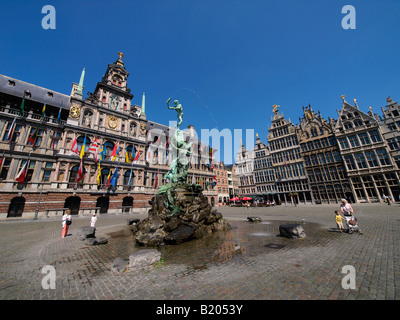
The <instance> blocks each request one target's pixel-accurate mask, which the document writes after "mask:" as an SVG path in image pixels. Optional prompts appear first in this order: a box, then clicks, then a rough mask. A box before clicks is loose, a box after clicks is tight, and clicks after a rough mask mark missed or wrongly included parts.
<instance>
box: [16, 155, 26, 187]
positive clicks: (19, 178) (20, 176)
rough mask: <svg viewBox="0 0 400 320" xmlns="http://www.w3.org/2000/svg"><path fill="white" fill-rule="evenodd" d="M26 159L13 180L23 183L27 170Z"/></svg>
mask: <svg viewBox="0 0 400 320" xmlns="http://www.w3.org/2000/svg"><path fill="white" fill-rule="evenodd" d="M28 162H29V161H28V160H27V161H26V162H25V164H24V165H23V166H22V168H21V170H20V171H19V172H18V174H17V176H16V177H15V180H16V181H18V182H19V183H24V182H25V179H26V173H27V172H28Z"/></svg>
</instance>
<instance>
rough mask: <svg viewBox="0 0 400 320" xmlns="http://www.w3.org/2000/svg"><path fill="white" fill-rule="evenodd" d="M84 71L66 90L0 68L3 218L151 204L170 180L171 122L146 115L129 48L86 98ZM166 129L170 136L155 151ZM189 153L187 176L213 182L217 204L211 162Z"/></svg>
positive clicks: (0, 195) (209, 190)
mask: <svg viewBox="0 0 400 320" xmlns="http://www.w3.org/2000/svg"><path fill="white" fill-rule="evenodd" d="M84 76H85V70H83V72H82V74H81V77H80V81H79V83H78V84H76V83H73V84H72V90H71V93H70V95H66V94H62V93H58V92H55V91H53V90H50V89H46V88H42V87H39V86H36V85H34V84H30V83H26V82H24V81H21V80H17V79H14V78H11V77H8V76H4V75H0V114H1V118H0V218H6V217H34V216H38V215H40V216H42V215H54V214H62V212H63V211H64V210H65V209H66V208H69V209H71V211H72V214H85V213H89V212H99V213H107V212H112V213H117V212H122V211H125V212H129V211H131V210H132V209H133V208H136V209H139V208H145V207H147V206H148V205H149V204H148V201H149V200H150V199H151V198H152V197H153V196H154V194H155V193H156V192H157V191H158V188H159V186H161V185H162V184H164V183H166V181H165V179H164V176H165V174H166V173H167V172H168V171H169V164H170V161H171V157H168V150H169V149H168V141H169V140H168V137H169V136H170V134H173V129H172V128H168V127H167V126H165V125H162V124H158V123H155V122H152V121H150V120H148V119H147V117H146V110H145V96H144V94H143V96H142V97H141V98H142V99H141V100H142V101H141V105H137V104H133V102H132V101H133V100H132V99H133V94H132V92H131V89H130V88H129V87H128V82H127V79H128V76H129V73H128V71H127V70H126V68H125V65H124V61H123V54H121V53H119V54H118V59H117V60H116V61H115V62H114V63H112V64H109V65H108V66H107V69H106V72H105V73H104V76H103V77H102V79H101V81H99V82H98V83H97V85H96V87H95V89H94V91H93V92H89V93H88V97H86V98H84V97H83V82H84ZM155 129H157V130H155ZM160 132H162V135H163V136H164V137H167V138H166V139H164V140H162V141H163V143H162V144H158V146H157V148H156V149H154V150H149V145H150V144H151V143H153V142H156V141H159V136H160ZM185 135H190V133H188V132H187V133H185ZM193 148H196V151H197V152H196V153H195V154H196V156H197V157H198V158H199V154H200V152H201V151H203V153H204V152H208V147H207V146H204V145H201V143H198V144H194V145H193ZM204 149H207V150H206V151H204ZM95 150H96V151H95ZM74 151H75V152H74ZM191 160H193V161H191V163H190V166H189V173H188V175H189V176H191V177H194V178H195V180H196V181H203V182H204V183H205V182H206V181H209V182H210V183H209V184H210V186H211V187H210V188H207V190H205V192H204V193H205V195H206V196H207V197H208V199H209V201H210V202H211V203H216V201H217V192H216V191H214V188H213V187H212V181H213V177H214V173H213V170H212V167H211V166H210V165H208V166H207V165H205V164H204V163H201V162H200V161H199V159H193V157H192V159H191ZM208 160H209V162H213V158H212V156H211V157H210V158H209V159H208Z"/></svg>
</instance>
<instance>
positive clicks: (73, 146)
mask: <svg viewBox="0 0 400 320" xmlns="http://www.w3.org/2000/svg"><path fill="white" fill-rule="evenodd" d="M71 151H72V152H73V153H75V154H76V155H78V156H79V149H78V141H77V140H76V136H75V134H74V140H73V141H72V147H71Z"/></svg>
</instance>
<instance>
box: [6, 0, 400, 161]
mask: <svg viewBox="0 0 400 320" xmlns="http://www.w3.org/2000/svg"><path fill="white" fill-rule="evenodd" d="M46 4H50V5H53V6H54V7H55V9H56V29H55V30H44V29H42V27H41V20H42V18H43V17H44V14H42V13H41V9H42V7H43V6H44V5H46ZM347 4H350V5H353V6H354V7H355V9H356V29H355V30H344V29H343V28H342V26H341V21H342V18H343V17H344V14H342V13H341V10H342V7H343V6H344V5H347ZM0 11H1V12H2V13H3V14H2V19H1V21H0V27H1V30H2V31H1V33H0V43H1V50H0V73H1V74H4V75H7V76H11V77H14V78H17V79H20V80H24V81H27V82H31V83H34V84H37V85H40V86H44V87H47V88H50V89H52V90H56V91H59V92H62V93H66V94H69V93H70V91H71V86H72V82H78V81H79V77H80V73H81V71H82V69H83V68H84V67H85V68H86V77H85V90H84V92H85V93H84V94H85V95H86V92H87V91H93V90H94V88H95V86H96V83H97V82H98V81H100V80H101V77H102V75H103V74H104V72H105V70H106V67H107V64H109V63H112V62H114V61H115V60H116V58H117V55H116V53H117V52H118V51H122V52H123V53H124V55H125V57H124V62H125V67H126V68H127V70H128V71H129V72H130V76H129V78H128V85H129V87H130V88H131V90H132V93H133V94H134V98H133V102H134V103H136V104H139V105H140V104H141V96H142V92H146V114H147V117H148V119H150V120H153V121H156V122H159V123H163V124H168V122H169V120H175V116H176V115H175V114H174V113H173V112H172V111H169V110H168V109H167V108H166V104H165V101H166V99H167V98H168V97H170V96H172V98H173V99H178V100H179V101H180V102H181V103H182V105H183V108H184V122H183V126H187V125H189V124H193V125H194V127H195V129H197V130H198V131H199V129H201V128H205V129H212V128H217V129H218V130H222V129H225V128H228V129H230V130H232V131H233V130H234V129H242V130H243V133H244V131H245V130H246V129H254V132H255V133H258V134H259V136H260V138H261V140H262V141H264V142H266V140H267V125H268V124H270V123H271V115H272V105H273V104H278V105H280V111H281V112H283V114H284V115H285V116H286V117H290V119H291V120H292V121H293V122H294V123H298V121H299V120H298V118H299V116H301V115H302V106H303V105H308V104H309V103H310V104H311V106H312V107H313V108H314V109H315V110H320V111H321V113H322V116H323V117H325V118H328V117H334V118H336V117H337V113H336V109H340V107H341V99H340V95H342V94H344V95H345V96H346V99H347V100H348V101H351V102H352V101H353V98H356V99H357V102H358V105H359V107H360V108H361V109H362V110H364V111H367V110H368V106H372V108H373V110H374V111H375V112H378V113H380V106H384V105H385V102H386V98H387V97H388V96H391V97H392V98H393V99H394V100H395V101H398V100H400V99H399V97H400V77H399V76H398V74H399V67H400V63H399V56H400V41H399V39H400V37H399V35H400V28H399V22H398V17H399V13H400V1H397V0H380V1H378V0H374V1H372V0H362V1H361V0H346V1H341V0H308V1H306V0H281V1H277V0H275V1H268V0H260V1H255V0H246V1H242V0H241V1H235V0H198V1H196V0H191V1H185V0H175V1H172V0H160V1H155V0H147V1H144V0H143V1H128V0H125V1H122V0H113V1H101V0H93V1H75V0H69V1H61V0H58V1H52V0H46V1H39V0H37V1H31V0H30V1H28V0H25V1H22V0H14V1H2V2H1V4H0ZM243 140H244V141H245V140H246V138H245V137H244V136H243ZM238 144H239V141H236V144H235V151H236V149H237V147H238ZM249 147H252V146H249ZM228 162H229V161H228Z"/></svg>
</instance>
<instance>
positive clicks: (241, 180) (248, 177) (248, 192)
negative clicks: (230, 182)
mask: <svg viewBox="0 0 400 320" xmlns="http://www.w3.org/2000/svg"><path fill="white" fill-rule="evenodd" d="M235 165H236V175H237V178H238V188H239V196H240V197H243V196H249V197H250V196H252V195H255V193H256V185H255V183H254V176H253V169H254V151H250V150H247V149H246V148H245V147H244V145H243V144H241V146H240V149H239V150H238V153H237V155H236V160H235Z"/></svg>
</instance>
